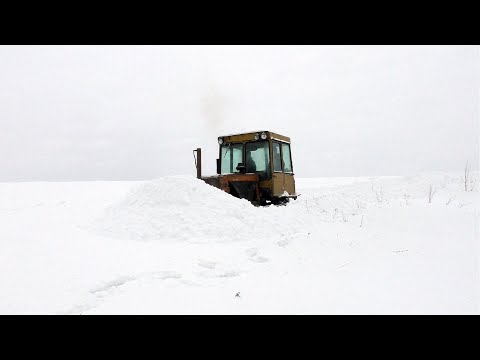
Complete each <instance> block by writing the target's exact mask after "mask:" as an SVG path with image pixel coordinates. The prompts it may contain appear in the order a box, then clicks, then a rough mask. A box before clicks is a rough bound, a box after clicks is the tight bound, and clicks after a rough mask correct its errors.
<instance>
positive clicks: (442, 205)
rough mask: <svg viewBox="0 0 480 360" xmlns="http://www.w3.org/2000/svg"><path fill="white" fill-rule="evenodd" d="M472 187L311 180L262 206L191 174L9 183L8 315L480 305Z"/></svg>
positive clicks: (0, 265)
mask: <svg viewBox="0 0 480 360" xmlns="http://www.w3.org/2000/svg"><path fill="white" fill-rule="evenodd" d="M462 187H463V184H462V180H461V176H460V175H451V174H443V173H438V174H423V175H419V176H414V177H375V178H368V177H364V178H325V179H320V178H318V179H297V190H298V192H300V193H301V194H302V195H301V196H300V197H299V198H298V200H296V201H292V202H291V203H290V204H289V205H287V206H281V207H275V206H270V207H265V208H259V207H254V206H252V205H250V203H248V202H247V201H245V200H240V199H236V198H233V197H231V196H230V195H228V194H226V193H223V192H221V191H219V190H217V189H215V188H213V187H210V186H208V185H206V184H205V183H203V182H202V181H199V180H197V179H195V178H193V177H185V176H173V177H165V178H160V179H156V180H153V181H145V182H71V183H4V184H0V197H1V199H2V202H1V205H0V222H1V224H2V226H1V227H0V286H1V289H2V293H1V296H0V313H6V314H12V313H53V314H99V313H120V314H122V313H135V314H138V313H146V314H148V313H160V314H186V313H207V314H218V313H233V314H242V313H260V314H271V313H294V314H309V313H314V314H325V313H337V314H338V313H340V314H343V313H355V314H356V313H360V314H363V313H367V314H380V313H393V314H403V313H413V314H417V313H422V314H423V313H455V314H457V313H458V314H463V313H480V276H479V259H480V255H479V254H480V246H479V241H480V240H479V239H480V236H479V222H480V215H479V214H480V212H479V205H480V197H479V192H478V189H475V190H474V191H468V192H465V191H464V190H463V188H462ZM430 188H431V189H432V192H434V195H433V197H432V198H431V202H429V192H430Z"/></svg>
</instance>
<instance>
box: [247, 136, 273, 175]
mask: <svg viewBox="0 0 480 360" xmlns="http://www.w3.org/2000/svg"><path fill="white" fill-rule="evenodd" d="M245 166H246V172H247V173H256V174H258V177H259V178H260V180H266V179H270V177H271V176H270V151H269V146H268V141H256V142H249V143H246V145H245Z"/></svg>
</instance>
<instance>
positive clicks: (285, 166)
mask: <svg viewBox="0 0 480 360" xmlns="http://www.w3.org/2000/svg"><path fill="white" fill-rule="evenodd" d="M272 160H273V176H272V180H273V195H274V196H283V195H284V194H285V192H287V193H288V195H294V194H295V180H294V177H293V168H292V157H291V153H290V144H287V143H284V142H279V141H272ZM285 195H286V194H285Z"/></svg>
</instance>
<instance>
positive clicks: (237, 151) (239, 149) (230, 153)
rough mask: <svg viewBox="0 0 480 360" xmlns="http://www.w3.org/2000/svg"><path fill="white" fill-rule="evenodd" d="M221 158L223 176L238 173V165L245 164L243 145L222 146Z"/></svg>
mask: <svg viewBox="0 0 480 360" xmlns="http://www.w3.org/2000/svg"><path fill="white" fill-rule="evenodd" d="M220 156H221V159H220V160H221V164H222V165H221V173H222V174H233V173H236V172H238V171H237V166H238V164H240V163H243V144H228V145H222V149H221V152H220Z"/></svg>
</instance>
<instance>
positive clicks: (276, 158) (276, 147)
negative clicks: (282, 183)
mask: <svg viewBox="0 0 480 360" xmlns="http://www.w3.org/2000/svg"><path fill="white" fill-rule="evenodd" d="M272 148H273V171H275V172H282V155H281V154H280V144H279V143H277V142H274V143H272Z"/></svg>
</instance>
